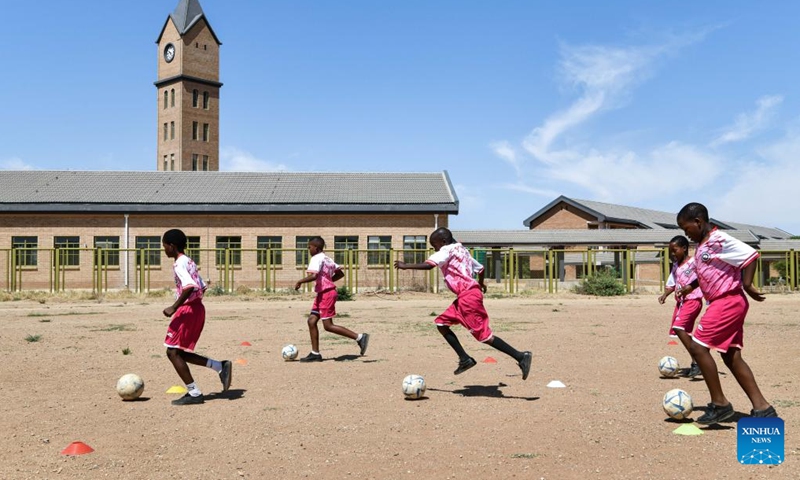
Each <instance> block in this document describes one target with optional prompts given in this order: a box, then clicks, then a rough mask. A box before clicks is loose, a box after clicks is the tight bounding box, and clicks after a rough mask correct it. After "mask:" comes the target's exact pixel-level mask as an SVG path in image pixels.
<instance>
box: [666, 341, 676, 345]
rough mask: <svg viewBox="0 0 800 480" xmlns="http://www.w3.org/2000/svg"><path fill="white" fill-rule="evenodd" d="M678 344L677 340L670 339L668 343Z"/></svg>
mask: <svg viewBox="0 0 800 480" xmlns="http://www.w3.org/2000/svg"><path fill="white" fill-rule="evenodd" d="M677 344H678V342H676V341H675V340H670V341H669V343H668V344H667V345H677Z"/></svg>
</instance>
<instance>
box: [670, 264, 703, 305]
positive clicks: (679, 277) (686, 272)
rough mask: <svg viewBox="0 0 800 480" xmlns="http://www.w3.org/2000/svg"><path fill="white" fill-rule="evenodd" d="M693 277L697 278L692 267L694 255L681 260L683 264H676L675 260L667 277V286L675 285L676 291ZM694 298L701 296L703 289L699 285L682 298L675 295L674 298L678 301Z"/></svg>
mask: <svg viewBox="0 0 800 480" xmlns="http://www.w3.org/2000/svg"><path fill="white" fill-rule="evenodd" d="M695 279H697V272H696V271H695V267H694V257H689V259H688V260H686V261H685V262H683V265H678V263H677V262H676V263H675V264H674V265H673V266H672V271H671V272H670V274H669V278H668V279H667V286H668V287H675V291H678V290H680V289H681V288H683V287H685V286H687V285H689V284H691V283H692V282H694V281H695ZM696 298H703V290H702V289H701V288H700V287H698V288H695V289H694V290H692V292H691V293H690V294H689V295H686V296H685V297H683V298H679V297H678V296H675V300H676V301H678V302H681V301H683V300H694V299H696Z"/></svg>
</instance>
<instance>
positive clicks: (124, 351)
mask: <svg viewBox="0 0 800 480" xmlns="http://www.w3.org/2000/svg"><path fill="white" fill-rule="evenodd" d="M131 353H133V352H132V351H131V349H130V348H128V347H125V348H123V349H122V354H123V355H130V354H131Z"/></svg>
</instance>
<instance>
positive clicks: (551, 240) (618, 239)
mask: <svg viewBox="0 0 800 480" xmlns="http://www.w3.org/2000/svg"><path fill="white" fill-rule="evenodd" d="M725 233H727V234H728V235H730V236H732V237H734V238H737V239H739V240H741V241H743V242H745V243H748V244H751V245H757V244H758V243H759V239H758V237H756V236H755V235H753V234H752V233H750V232H749V231H748V230H725ZM676 235H682V232H681V231H680V230H668V229H660V230H640V229H613V230H612V229H607V230H454V231H453V237H454V238H455V239H456V240H458V241H459V242H461V243H463V244H464V245H467V246H470V247H510V246H513V247H520V248H521V247H523V246H550V245H587V246H589V245H604V246H612V245H657V244H661V245H666V244H668V243H669V241H670V240H672V238H673V237H674V236H676Z"/></svg>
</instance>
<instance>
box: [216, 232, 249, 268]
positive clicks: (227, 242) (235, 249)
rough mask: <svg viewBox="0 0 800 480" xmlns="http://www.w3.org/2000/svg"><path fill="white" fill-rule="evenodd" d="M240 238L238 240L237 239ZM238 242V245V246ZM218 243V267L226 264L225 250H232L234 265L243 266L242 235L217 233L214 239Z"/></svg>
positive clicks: (232, 264)
mask: <svg viewBox="0 0 800 480" xmlns="http://www.w3.org/2000/svg"><path fill="white" fill-rule="evenodd" d="M236 239H238V240H236ZM237 244H238V246H236V245H237ZM214 245H216V247H215V248H216V255H215V259H216V265H217V268H219V267H223V266H225V250H231V263H230V266H232V267H241V266H242V236H241V235H217V237H216V238H215V239H214Z"/></svg>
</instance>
